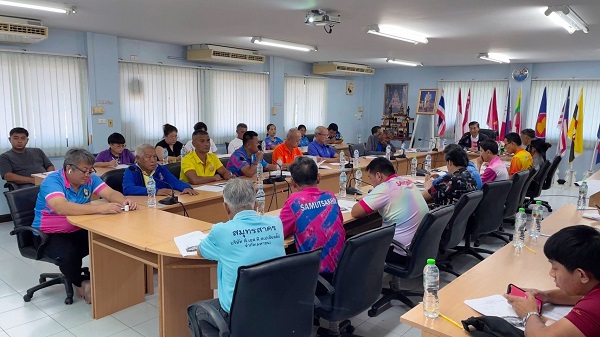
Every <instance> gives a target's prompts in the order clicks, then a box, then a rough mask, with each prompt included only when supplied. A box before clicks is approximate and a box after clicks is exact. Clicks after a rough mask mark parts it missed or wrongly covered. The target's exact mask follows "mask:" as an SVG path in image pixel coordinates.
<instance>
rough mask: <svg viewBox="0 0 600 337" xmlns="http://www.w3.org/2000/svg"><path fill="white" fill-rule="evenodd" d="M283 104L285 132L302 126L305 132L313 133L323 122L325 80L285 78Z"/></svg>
mask: <svg viewBox="0 0 600 337" xmlns="http://www.w3.org/2000/svg"><path fill="white" fill-rule="evenodd" d="M284 102H285V106H284V127H285V130H289V129H290V128H294V127H297V126H298V125H300V124H304V125H306V132H307V133H309V134H310V133H313V132H314V130H315V128H316V127H317V126H319V125H323V123H324V120H325V111H326V110H325V109H326V106H327V80H326V79H324V78H312V77H293V76H287V77H286V78H285V96H284Z"/></svg>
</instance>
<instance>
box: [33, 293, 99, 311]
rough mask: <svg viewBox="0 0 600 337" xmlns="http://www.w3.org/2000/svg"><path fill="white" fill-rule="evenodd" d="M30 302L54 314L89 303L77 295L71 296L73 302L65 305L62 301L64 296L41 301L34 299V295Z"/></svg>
mask: <svg viewBox="0 0 600 337" xmlns="http://www.w3.org/2000/svg"><path fill="white" fill-rule="evenodd" d="M31 303H33V304H35V306H36V307H38V308H40V309H41V310H42V311H43V312H45V313H46V314H47V315H54V314H56V313H59V312H61V311H65V310H69V309H72V308H75V307H79V306H84V305H86V306H89V304H87V303H85V301H84V300H82V299H80V298H78V297H77V296H75V297H73V304H70V305H66V304H65V303H64V298H62V297H58V296H57V297H54V298H49V299H46V300H43V301H39V302H38V301H35V297H34V299H33V300H31Z"/></svg>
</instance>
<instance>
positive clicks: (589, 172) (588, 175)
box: [583, 139, 600, 180]
mask: <svg viewBox="0 0 600 337" xmlns="http://www.w3.org/2000/svg"><path fill="white" fill-rule="evenodd" d="M598 142H600V139H596V146H594V154H592V162H591V163H590V169H589V170H587V171H585V173H584V174H583V180H587V178H589V177H590V176H591V175H592V174H593V172H592V170H593V169H594V164H595V163H596V158H597V156H598V150H597V149H598Z"/></svg>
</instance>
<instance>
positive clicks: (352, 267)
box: [315, 225, 395, 336]
mask: <svg viewBox="0 0 600 337" xmlns="http://www.w3.org/2000/svg"><path fill="white" fill-rule="evenodd" d="M394 232H395V226H394V225H389V226H385V227H380V228H375V229H372V230H370V231H367V232H364V233H362V234H358V235H356V236H353V237H352V238H350V239H348V240H347V241H346V243H345V244H344V250H343V251H342V255H341V256H340V260H339V263H338V266H337V268H336V270H335V273H334V274H333V279H332V284H329V283H328V282H327V281H325V280H324V279H323V278H320V279H319V281H320V282H321V283H322V284H323V285H324V286H325V288H327V290H328V291H327V293H326V294H324V295H319V296H318V297H319V300H320V301H321V306H320V307H318V308H316V309H315V316H316V317H322V318H324V319H326V320H327V321H329V326H330V328H329V330H328V329H325V328H319V330H318V331H317V336H330V335H334V336H335V335H338V336H339V334H338V331H340V332H341V331H346V332H347V333H349V334H352V332H354V327H353V326H352V325H351V322H350V321H349V320H348V319H349V318H351V317H354V316H356V315H358V314H359V313H361V312H363V311H364V310H365V309H367V308H369V307H370V306H371V305H372V304H373V303H375V301H376V300H377V298H378V297H379V293H380V291H379V290H380V289H381V282H382V280H383V268H384V266H385V262H384V261H385V256H386V254H387V251H388V249H389V247H390V244H391V242H392V239H393V237H394ZM340 321H342V322H341V323H339V322H340ZM342 336H344V335H342ZM352 336H354V335H352Z"/></svg>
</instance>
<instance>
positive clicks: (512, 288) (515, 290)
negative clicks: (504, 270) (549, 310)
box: [506, 283, 542, 314]
mask: <svg viewBox="0 0 600 337" xmlns="http://www.w3.org/2000/svg"><path fill="white" fill-rule="evenodd" d="M506 293H507V294H509V295H512V296H519V297H527V295H525V290H523V289H521V288H519V287H517V286H516V285H514V284H512V283H511V284H509V285H508V289H506ZM535 302H536V303H537V307H538V313H540V314H541V313H542V301H540V300H539V299H537V298H536V299H535Z"/></svg>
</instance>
